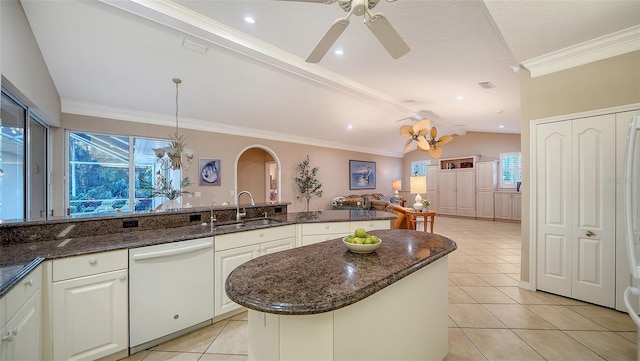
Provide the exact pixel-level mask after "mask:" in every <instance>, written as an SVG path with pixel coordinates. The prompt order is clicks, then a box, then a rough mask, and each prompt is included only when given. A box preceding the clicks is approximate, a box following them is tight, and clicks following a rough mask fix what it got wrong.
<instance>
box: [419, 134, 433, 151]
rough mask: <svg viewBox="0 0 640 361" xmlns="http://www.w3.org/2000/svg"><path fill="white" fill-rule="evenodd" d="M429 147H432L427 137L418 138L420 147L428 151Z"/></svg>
mask: <svg viewBox="0 0 640 361" xmlns="http://www.w3.org/2000/svg"><path fill="white" fill-rule="evenodd" d="M429 148H431V146H430V145H429V141H427V138H425V137H419V138H418V149H420V150H424V151H427V150H429Z"/></svg>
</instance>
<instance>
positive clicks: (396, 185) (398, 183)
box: [391, 179, 402, 191]
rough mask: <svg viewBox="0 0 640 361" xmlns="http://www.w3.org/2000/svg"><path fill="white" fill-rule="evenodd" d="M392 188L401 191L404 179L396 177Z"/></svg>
mask: <svg viewBox="0 0 640 361" xmlns="http://www.w3.org/2000/svg"><path fill="white" fill-rule="evenodd" d="M391 189H393V190H394V191H399V190H400V189H402V181H401V180H400V179H396V180H394V181H393V182H391Z"/></svg>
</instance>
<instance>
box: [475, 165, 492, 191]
mask: <svg viewBox="0 0 640 361" xmlns="http://www.w3.org/2000/svg"><path fill="white" fill-rule="evenodd" d="M475 169H476V178H477V181H476V187H477V189H478V190H479V191H495V190H496V187H497V176H496V172H497V164H496V162H495V161H490V162H476V165H475Z"/></svg>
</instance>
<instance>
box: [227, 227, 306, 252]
mask: <svg viewBox="0 0 640 361" xmlns="http://www.w3.org/2000/svg"><path fill="white" fill-rule="evenodd" d="M295 236H296V226H295V225H288V226H282V227H271V228H262V229H254V230H252V231H244V232H237V233H229V234H223V235H220V236H215V242H214V243H215V250H216V252H217V251H222V250H225V249H231V248H237V247H244V246H250V245H252V244H258V243H262V242H268V241H274V240H276V239H282V238H287V237H295Z"/></svg>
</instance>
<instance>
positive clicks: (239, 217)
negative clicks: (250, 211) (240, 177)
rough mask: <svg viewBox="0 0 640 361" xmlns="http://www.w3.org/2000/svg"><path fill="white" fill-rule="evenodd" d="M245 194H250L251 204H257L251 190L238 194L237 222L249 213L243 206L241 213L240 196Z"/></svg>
mask: <svg viewBox="0 0 640 361" xmlns="http://www.w3.org/2000/svg"><path fill="white" fill-rule="evenodd" d="M243 194H248V195H249V198H250V199H251V205H252V206H255V205H256V202H255V201H254V200H253V194H251V192H249V191H242V192H239V193H238V196H237V197H236V222H240V220H242V217H244V216H246V215H247V209H246V208H244V207H242V210H243V212H242V213H240V196H241V195H243Z"/></svg>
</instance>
